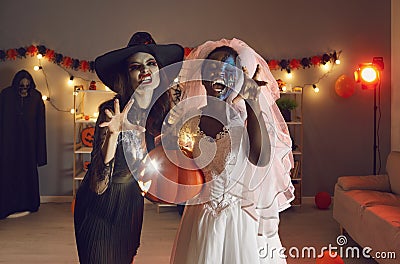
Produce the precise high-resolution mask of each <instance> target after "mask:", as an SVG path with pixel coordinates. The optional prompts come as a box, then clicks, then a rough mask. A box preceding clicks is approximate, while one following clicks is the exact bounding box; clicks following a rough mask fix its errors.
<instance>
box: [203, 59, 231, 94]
mask: <svg viewBox="0 0 400 264" xmlns="http://www.w3.org/2000/svg"><path fill="white" fill-rule="evenodd" d="M209 59H210V60H213V61H207V62H206V65H205V67H203V80H205V82H204V84H205V86H206V89H207V93H208V95H211V96H215V97H217V98H218V99H220V100H221V101H225V100H226V99H227V98H228V97H229V96H230V95H231V94H232V92H233V91H234V87H235V84H236V81H237V79H238V70H237V68H236V63H235V57H234V56H233V55H230V54H229V53H227V52H216V53H214V54H212V55H211V56H210V58H209Z"/></svg>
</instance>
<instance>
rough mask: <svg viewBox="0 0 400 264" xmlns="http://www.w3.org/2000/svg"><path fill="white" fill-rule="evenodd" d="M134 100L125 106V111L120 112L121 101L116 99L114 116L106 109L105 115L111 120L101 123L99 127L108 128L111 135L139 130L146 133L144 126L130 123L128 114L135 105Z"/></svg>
mask: <svg viewBox="0 0 400 264" xmlns="http://www.w3.org/2000/svg"><path fill="white" fill-rule="evenodd" d="M133 102H134V99H133V98H132V99H131V100H130V101H129V102H128V103H127V104H126V106H125V108H124V110H122V112H121V110H120V107H119V100H118V99H115V100H114V110H115V113H114V114H113V113H112V112H111V111H110V110H109V109H106V110H105V111H104V113H105V114H106V116H107V117H108V118H109V119H110V120H109V121H107V122H103V123H101V124H100V125H99V126H100V127H107V128H108V131H109V132H110V133H111V134H114V133H116V134H118V133H119V132H122V131H127V130H137V131H139V132H141V133H143V132H144V131H146V129H145V128H144V127H142V126H139V125H134V124H132V123H131V122H129V121H128V118H127V116H128V112H129V110H130V109H131V107H132V105H133Z"/></svg>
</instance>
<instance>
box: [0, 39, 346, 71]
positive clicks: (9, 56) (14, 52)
mask: <svg viewBox="0 0 400 264" xmlns="http://www.w3.org/2000/svg"><path fill="white" fill-rule="evenodd" d="M192 49H193V48H188V47H185V48H184V51H185V57H186V56H187V55H188V54H189V53H190V52H191V51H192ZM340 53H341V51H339V52H336V51H333V52H332V53H324V54H322V55H314V56H311V57H304V58H301V59H281V60H276V59H266V61H267V63H268V66H269V68H270V70H281V71H282V70H286V71H287V72H288V73H290V72H291V71H292V70H297V69H300V68H303V69H305V68H310V67H311V66H314V67H315V66H320V65H325V64H326V63H327V62H332V63H335V62H336V60H337V59H339V55H340ZM38 54H41V55H42V56H43V57H44V58H46V59H47V60H48V61H50V62H53V63H55V64H57V65H60V66H63V67H64V68H67V69H72V70H75V71H83V72H86V71H89V72H94V61H87V60H79V59H74V58H71V57H69V56H64V55H63V54H61V53H58V52H55V51H54V50H52V49H48V48H46V47H45V46H43V45H30V46H29V47H20V48H13V49H8V50H0V61H6V60H15V59H16V58H19V59H22V58H26V57H27V56H31V57H33V56H36V55H38Z"/></svg>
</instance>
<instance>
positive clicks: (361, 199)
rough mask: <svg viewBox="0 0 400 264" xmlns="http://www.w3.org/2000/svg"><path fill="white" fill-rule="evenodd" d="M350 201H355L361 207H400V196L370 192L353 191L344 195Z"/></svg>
mask: <svg viewBox="0 0 400 264" xmlns="http://www.w3.org/2000/svg"><path fill="white" fill-rule="evenodd" d="M344 195H345V196H346V197H348V198H349V202H350V201H354V202H355V203H356V204H358V205H359V206H361V207H368V206H373V205H391V206H399V207H400V195H397V194H393V193H388V192H379V191H370V190H351V191H347V192H345V193H344Z"/></svg>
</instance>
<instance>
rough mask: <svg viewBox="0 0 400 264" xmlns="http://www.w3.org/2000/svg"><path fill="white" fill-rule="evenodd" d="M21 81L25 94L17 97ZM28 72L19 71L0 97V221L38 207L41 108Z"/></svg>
mask: <svg viewBox="0 0 400 264" xmlns="http://www.w3.org/2000/svg"><path fill="white" fill-rule="evenodd" d="M23 78H27V79H28V80H29V81H30V85H29V88H28V94H27V96H26V97H22V96H20V94H19V83H20V81H21V80H22V79H23ZM35 88H36V85H35V83H34V81H33V78H32V76H31V75H30V74H29V72H27V71H25V70H21V71H19V72H17V73H16V74H15V76H14V78H13V81H12V85H11V86H10V87H7V88H5V89H3V90H2V91H1V93H0V219H2V218H5V217H7V216H8V215H10V214H13V213H16V212H23V211H30V212H36V211H37V210H38V209H39V206H40V195H39V178H38V170H37V167H38V166H43V165H46V164H47V151H46V124H45V106H44V103H43V100H42V95H41V93H40V92H39V91H38V90H36V89H35Z"/></svg>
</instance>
